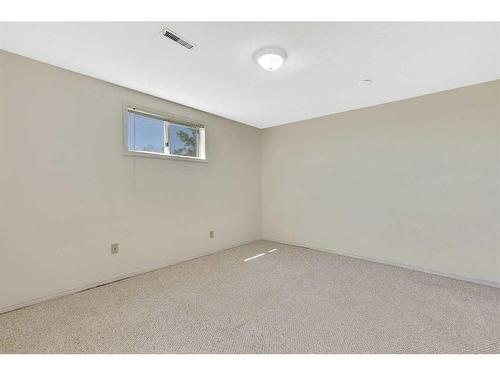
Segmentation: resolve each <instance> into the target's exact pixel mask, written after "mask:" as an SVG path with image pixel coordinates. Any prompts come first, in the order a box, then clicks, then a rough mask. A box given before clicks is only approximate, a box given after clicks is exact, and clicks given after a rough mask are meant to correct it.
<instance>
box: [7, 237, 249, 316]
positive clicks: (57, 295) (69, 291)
mask: <svg viewBox="0 0 500 375" xmlns="http://www.w3.org/2000/svg"><path fill="white" fill-rule="evenodd" d="M255 241H258V240H252V241H246V242H242V243H240V244H237V245H234V246H231V247H229V248H225V249H219V250H215V251H207V252H205V253H201V254H200V255H197V256H194V257H190V258H186V259H184V260H181V261H179V262H174V263H165V264H161V265H159V266H157V267H156V266H155V267H150V268H144V269H140V270H135V271H132V272H126V273H123V274H119V275H115V276H113V277H110V278H106V279H104V280H100V281H97V282H94V283H90V284H85V285H83V286H80V287H75V288H70V289H64V290H62V291H59V292H56V293H51V294H49V295H46V296H43V297H40V298H35V299H32V300H29V301H26V302H21V303H17V304H14V305H11V306H7V307H2V308H0V314H4V313H6V312H9V311H14V310H18V309H22V308H23V307H28V306H32V305H35V304H37V303H40V302H45V301H49V300H51V299H56V298H60V297H64V296H67V295H70V294H75V293H78V292H83V291H84V290H87V289H92V288H96V287H98V286H102V285H106V284H111V283H114V282H116V281H120V280H124V279H128V278H130V277H134V276H138V275H142V274H145V273H148V272H153V271H157V270H160V269H162V268H165V267H170V266H173V265H176V264H179V263H184V262H188V261H190V260H193V259H198V258H202V257H204V256H208V255H212V254H216V253H220V252H221V251H225V250H228V249H231V248H233V247H238V246H243V245H247V244H249V243H252V242H255Z"/></svg>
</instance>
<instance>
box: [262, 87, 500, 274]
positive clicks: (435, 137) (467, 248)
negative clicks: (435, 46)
mask: <svg viewBox="0 0 500 375" xmlns="http://www.w3.org/2000/svg"><path fill="white" fill-rule="evenodd" d="M499 91H500V81H493V82H489V83H485V84H480V85H475V86H469V87H466V88H462V89H458V90H452V91H447V92H443V93H438V94H433V95H427V96H422V97H418V98H414V99H409V100H404V101H400V102H394V103H389V104H385V105H380V106H376V107H371V108H366V109H361V110H356V111H351V112H345V113H341V114H335V115H331V116H326V117H322V118H317V119H312V120H307V121H302V122H298V123H294V124H289V125H285V126H279V127H275V128H270V129H265V130H264V131H263V139H262V152H263V156H262V232H263V237H264V238H265V239H270V240H275V241H280V242H285V243H291V244H299V245H304V246H308V247H313V248H320V249H325V250H329V251H332V252H340V253H345V254H351V255H355V256H361V257H367V258H371V259H376V260H381V261H384V262H390V263H397V264H402V265H408V266H411V267H416V268H421V269H426V270H430V271H435V272H439V273H444V274H448V275H456V276H459V277H462V278H467V279H475V280H481V281H485V282H488V283H493V284H498V283H499V282H500V247H499V238H498V233H499V211H500V178H499V176H500V173H499V166H500V154H499V151H500V148H499V131H500V116H499V111H500V95H499Z"/></svg>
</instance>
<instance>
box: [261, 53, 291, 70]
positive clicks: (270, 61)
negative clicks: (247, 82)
mask: <svg viewBox="0 0 500 375" xmlns="http://www.w3.org/2000/svg"><path fill="white" fill-rule="evenodd" d="M256 58H257V63H258V64H259V65H260V66H261V67H262V68H263V69H265V70H267V71H268V72H274V71H275V70H278V69H279V68H281V66H282V65H283V63H284V62H285V60H286V53H285V52H284V51H282V50H280V49H278V48H264V49H262V50H260V51H258V52H257V55H256Z"/></svg>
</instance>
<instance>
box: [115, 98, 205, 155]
mask: <svg viewBox="0 0 500 375" xmlns="http://www.w3.org/2000/svg"><path fill="white" fill-rule="evenodd" d="M129 110H132V111H133V112H136V113H139V114H140V113H143V114H145V115H147V116H150V117H154V118H156V119H158V120H162V121H165V122H173V123H177V124H179V125H187V126H190V127H194V128H201V129H203V130H204V131H203V138H204V139H203V140H204V142H200V147H202V148H203V152H204V155H205V158H203V159H201V158H198V157H195V156H187V155H186V156H182V155H170V154H162V153H159V152H151V151H132V150H129V149H128V113H129ZM122 117H123V151H124V155H125V156H136V157H137V156H139V157H146V158H156V159H170V160H181V161H191V162H198V163H207V162H208V157H207V154H208V153H207V128H206V126H205V125H203V124H201V123H200V122H198V121H196V120H193V119H190V118H188V117H182V116H178V115H174V114H171V113H166V112H163V111H161V110H156V109H153V108H148V107H145V106H138V105H135V104H132V103H125V102H124V103H123V116H122ZM164 135H165V137H167V139H168V127H166V126H165V123H164ZM200 138H201V137H200Z"/></svg>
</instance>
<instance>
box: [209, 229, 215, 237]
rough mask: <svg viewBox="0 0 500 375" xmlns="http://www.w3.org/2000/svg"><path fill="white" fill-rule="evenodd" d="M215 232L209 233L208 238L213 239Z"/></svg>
mask: <svg viewBox="0 0 500 375" xmlns="http://www.w3.org/2000/svg"><path fill="white" fill-rule="evenodd" d="M214 236H215V232H214V231H213V230H211V231H210V238H214Z"/></svg>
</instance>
